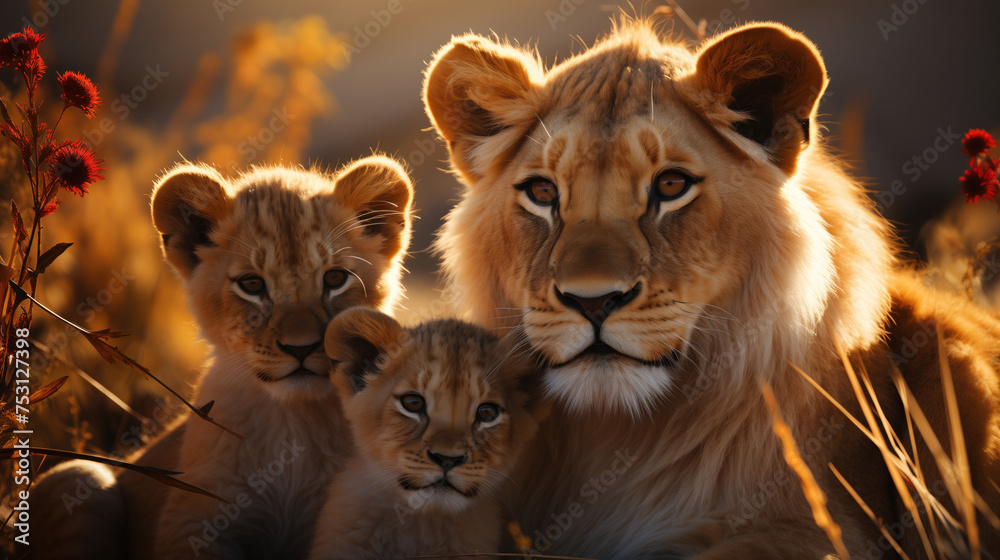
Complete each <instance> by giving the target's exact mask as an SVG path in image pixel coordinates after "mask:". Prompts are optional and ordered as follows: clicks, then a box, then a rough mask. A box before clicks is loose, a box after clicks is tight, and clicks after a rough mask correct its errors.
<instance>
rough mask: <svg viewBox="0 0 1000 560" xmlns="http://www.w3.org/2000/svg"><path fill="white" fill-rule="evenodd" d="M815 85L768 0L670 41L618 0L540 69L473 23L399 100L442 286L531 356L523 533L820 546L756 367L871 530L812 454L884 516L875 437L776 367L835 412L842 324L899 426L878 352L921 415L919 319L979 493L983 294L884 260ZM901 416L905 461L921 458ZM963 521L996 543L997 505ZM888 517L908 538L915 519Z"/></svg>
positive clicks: (803, 50)
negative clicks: (419, 161) (535, 427)
mask: <svg viewBox="0 0 1000 560" xmlns="http://www.w3.org/2000/svg"><path fill="white" fill-rule="evenodd" d="M825 87H826V71H825V68H824V66H823V62H822V59H821V57H820V55H819V52H818V50H817V49H816V47H815V46H814V45H813V44H812V43H811V42H810V41H809V40H808V39H806V38H805V37H804V36H802V35H800V34H798V33H796V32H794V31H791V30H790V29H788V28H786V27H784V26H782V25H779V24H773V23H764V24H751V25H746V26H743V27H740V28H738V29H735V30H733V31H730V32H728V33H725V34H723V35H721V36H719V37H716V38H714V39H712V40H711V41H708V42H707V43H706V44H705V45H702V46H701V47H700V48H698V49H697V51H695V52H692V51H691V50H689V49H688V48H687V47H686V46H685V45H683V44H680V43H676V42H672V41H669V40H668V41H664V40H661V38H660V37H659V36H657V34H656V33H655V32H654V31H653V30H652V29H651V26H650V25H649V24H648V22H644V21H625V22H623V23H620V24H618V25H617V26H616V27H615V29H614V30H613V31H612V32H611V33H610V35H609V36H608V37H607V38H605V39H603V40H602V41H600V42H598V43H597V44H596V45H594V46H593V47H591V48H589V49H587V50H586V51H584V52H582V53H580V54H579V55H576V56H574V57H572V58H570V59H568V60H566V61H564V62H561V63H559V64H557V65H555V66H554V67H552V68H549V69H546V68H544V67H543V65H542V63H541V62H540V61H539V60H538V58H537V56H536V55H535V54H533V53H531V52H528V51H526V50H524V49H520V48H517V47H513V46H510V45H507V44H501V43H497V42H496V41H494V40H491V39H488V38H484V37H480V36H476V35H464V36H460V37H455V38H453V39H452V41H451V43H450V44H448V45H446V46H445V47H443V48H442V49H441V50H440V51H439V52H438V53H437V54H436V56H435V57H434V60H433V61H432V63H431V65H430V67H429V68H428V70H427V75H426V82H425V90H424V98H425V103H426V107H427V111H428V114H429V115H430V117H431V120H432V121H433V123H434V125H435V127H436V128H437V130H438V132H439V134H440V135H441V136H442V137H443V139H444V140H445V141H446V142H447V144H448V148H449V150H450V154H451V162H452V168H453V170H454V171H455V173H456V175H457V176H458V177H459V179H460V180H461V181H462V183H464V185H465V186H466V190H465V192H464V195H463V197H462V199H461V201H460V202H459V203H458V205H457V206H456V207H455V208H454V210H453V211H452V212H451V213H450V214H449V216H448V218H447V221H446V223H445V225H444V227H443V229H442V231H441V234H440V238H439V240H438V244H437V247H438V249H439V250H440V252H441V254H442V256H443V260H444V268H445V271H446V273H447V274H448V277H449V279H450V289H451V290H452V291H453V292H454V295H455V297H456V299H457V302H458V307H459V308H461V309H464V310H468V311H469V314H470V316H471V318H472V319H473V320H474V321H476V322H479V323H481V324H484V325H489V326H494V327H497V326H504V327H512V326H514V325H517V324H521V325H523V327H524V330H525V333H526V335H527V338H528V340H529V341H530V343H531V344H532V346H533V347H534V349H535V350H536V351H537V352H538V353H539V354H540V356H541V358H542V359H543V360H544V361H545V362H546V363H547V364H548V370H547V371H546V372H545V373H544V374H543V375H542V378H541V382H542V384H543V386H544V389H545V391H546V393H547V394H548V395H549V396H551V397H552V398H553V399H554V400H555V402H556V405H555V409H554V411H553V414H552V416H551V418H550V420H549V421H548V422H547V423H545V424H544V425H543V426H542V428H541V431H540V436H539V438H538V439H537V440H536V443H535V444H534V445H533V447H532V449H531V450H530V451H529V452H527V456H528V457H531V460H529V461H526V464H524V465H522V467H521V468H520V469H519V477H517V478H518V483H519V485H520V486H519V489H518V492H517V495H514V496H511V499H510V503H511V506H512V508H513V509H514V511H515V512H517V513H516V515H517V517H518V520H519V521H520V522H521V525H522V528H523V530H524V532H525V534H527V535H528V536H530V537H531V538H532V540H533V545H534V547H535V548H536V549H537V550H538V551H539V552H547V553H551V554H561V555H572V556H585V557H589V558H602V559H605V560H607V559H610V558H664V557H684V558H689V557H697V558H699V559H701V558H734V557H739V558H777V557H780V558H817V559H818V558H823V557H824V556H825V555H827V554H832V553H834V549H833V547H832V545H831V544H830V541H829V539H827V537H826V536H825V535H824V534H823V533H822V531H820V530H819V529H818V528H817V527H816V525H815V523H814V522H813V520H812V517H811V514H810V510H809V507H808V505H807V503H806V501H805V499H804V497H803V494H802V491H801V488H800V487H799V484H798V482H797V480H796V479H795V477H794V475H792V474H791V473H790V471H789V468H788V466H787V465H786V464H785V462H784V460H783V458H782V450H781V446H780V443H779V442H778V440H777V439H776V438H775V436H774V434H773V433H772V429H771V416H770V414H769V413H768V411H767V409H766V407H765V405H764V401H763V398H762V393H761V385H762V384H764V383H766V384H769V385H771V386H772V387H773V388H774V390H775V393H776V395H777V398H778V402H779V404H780V406H781V409H782V413H783V414H784V416H785V418H786V419H788V420H789V422H790V424H791V425H792V429H793V432H794V435H795V437H796V439H797V441H799V442H800V445H801V446H803V448H804V449H806V451H805V452H804V455H805V457H806V460H807V463H808V464H809V465H810V467H812V470H813V472H814V473H816V476H817V479H818V480H819V482H820V485H821V487H822V488H823V489H824V490H825V491H826V493H827V495H828V497H829V499H830V509H831V512H832V513H833V516H834V519H835V520H836V521H837V522H838V523H839V524H840V526H841V528H842V530H843V532H844V539H845V542H847V544H848V547H849V549H850V550H851V552H852V553H854V554H857V555H862V554H868V553H870V551H871V550H872V549H871V547H875V548H874V550H875V551H876V552H880V553H881V554H886V552H885V549H883V548H882V543H881V542H880V541H879V538H880V533H879V532H878V530H877V528H876V526H875V524H874V523H872V522H871V521H870V520H869V519H868V517H867V516H866V514H865V513H864V512H863V511H862V510H861V509H860V508H858V507H857V505H856V504H855V502H854V500H853V499H852V498H851V497H850V496H849V495H848V494H847V492H846V491H845V490H844V489H843V487H842V486H841V484H840V483H839V482H838V481H837V480H836V478H834V476H833V474H832V473H831V469H830V468H829V467H828V464H829V463H831V462H832V463H833V464H834V465H835V466H836V467H837V468H838V469H839V470H840V472H841V473H844V476H845V477H846V478H847V479H848V480H849V481H850V483H851V484H852V485H853V486H854V488H855V489H856V490H858V492H859V493H861V495H862V496H864V497H865V498H866V500H868V503H869V505H870V506H871V507H872V509H873V510H874V511H875V512H876V515H878V516H879V517H880V518H881V519H883V520H886V523H887V524H891V523H902V522H903V521H901V519H903V518H904V516H905V513H904V510H903V508H902V506H901V505H900V497H899V496H898V495H896V494H895V491H894V490H893V486H892V482H891V480H890V478H889V474H888V470H887V468H886V466H885V462H884V460H883V458H882V457H881V455H880V454H879V452H878V450H877V449H876V448H875V447H874V446H872V445H870V444H869V443H868V441H867V439H866V438H865V436H864V435H863V434H861V433H860V432H859V431H858V430H857V429H856V428H854V427H853V426H852V425H851V424H850V423H849V422H848V421H847V420H846V418H845V417H844V415H843V414H842V413H841V412H840V411H838V410H836V409H835V408H833V407H832V406H831V405H830V404H829V403H828V402H827V401H826V399H825V398H824V397H823V396H822V395H821V394H820V393H819V392H818V391H816V390H815V389H814V388H813V387H811V386H810V385H808V383H807V382H806V381H805V380H804V379H803V378H802V376H801V375H800V374H799V373H798V372H797V371H796V369H795V368H801V369H802V370H803V371H805V372H808V374H809V375H810V376H812V377H813V378H814V379H816V380H817V381H818V382H819V383H820V384H821V385H822V386H823V387H824V388H825V389H826V390H827V391H828V392H829V393H830V394H831V395H833V396H834V397H835V398H837V399H838V400H839V401H840V402H842V403H848V409H849V411H851V412H852V413H853V414H855V416H856V417H859V418H860V417H861V416H860V411H859V408H858V406H857V403H856V401H855V399H854V396H853V395H854V393H853V391H852V389H851V385H850V383H849V380H848V377H847V375H846V373H845V369H844V365H843V364H842V362H841V359H840V355H839V353H838V352H839V351H843V352H844V353H845V354H846V355H847V356H849V357H850V359H851V360H852V362H853V363H854V364H855V367H858V368H860V367H862V366H863V367H864V368H865V369H866V370H867V372H868V374H869V375H870V377H871V383H872V385H873V388H874V390H875V391H876V394H877V395H878V397H879V401H880V404H881V406H882V408H883V410H884V411H885V413H886V414H887V415H888V417H889V418H890V420H891V421H892V423H893V424H892V425H893V426H895V427H896V428H897V432H898V433H900V434H901V435H902V437H903V438H904V441H907V440H908V438H907V436H906V434H907V431H906V419H905V411H904V408H903V406H902V403H901V400H900V397H899V393H898V392H897V389H896V387H895V386H894V384H893V381H892V378H891V374H892V371H893V369H894V368H898V370H899V371H900V372H901V373H902V377H903V379H904V380H905V381H906V383H907V384H908V385H909V386H910V388H911V389H912V390H913V391H914V393H915V395H916V397H917V401H918V402H919V404H920V405H921V407H922V408H923V410H924V412H925V413H927V414H928V417H929V418H932V420H933V423H934V427H935V428H936V430H937V432H938V434H939V436H941V435H942V434H944V435H945V436H946V434H947V430H948V425H947V422H946V420H945V419H946V418H947V412H946V410H945V408H944V403H943V400H942V398H941V394H942V393H941V391H942V389H941V380H940V376H939V372H940V368H939V362H938V345H937V343H936V340H935V334H934V333H935V332H940V333H941V335H942V337H943V341H944V342H943V348H945V349H946V350H947V359H948V361H949V364H950V368H951V371H952V372H953V374H954V378H955V385H956V390H957V392H958V393H959V395H960V398H961V400H960V408H961V413H962V418H963V426H964V427H965V435H966V439H967V446H968V449H969V450H970V461H971V464H972V467H971V469H970V473H971V480H972V481H973V484H974V486H975V488H976V489H977V491H978V492H979V493H980V495H981V496H982V497H983V498H984V500H985V502H986V503H988V504H990V505H991V506H992V508H993V510H994V511H998V510H1000V493H998V491H997V488H996V486H995V485H993V484H991V481H998V480H1000V476H998V474H1000V416H998V411H1000V376H998V373H997V371H998V365H1000V357H998V352H1000V344H998V341H1000V321H998V317H997V316H996V315H995V314H990V313H987V312H985V311H982V310H980V309H977V308H975V307H974V306H972V305H970V304H968V303H967V302H964V301H962V300H959V299H958V298H956V297H953V296H949V295H946V294H942V293H937V292H934V291H931V290H930V289H928V288H926V287H925V286H924V285H923V283H922V282H921V281H920V280H919V275H918V274H917V273H915V272H914V271H913V270H912V269H911V268H909V267H908V265H906V264H904V263H902V262H901V261H900V259H899V258H898V256H897V250H896V248H895V246H894V243H893V241H892V239H893V238H892V234H891V230H890V228H889V226H888V224H887V223H886V221H885V220H884V219H883V218H882V217H881V216H879V215H878V214H877V212H876V211H875V210H874V208H873V205H872V203H871V202H870V201H869V199H868V198H867V196H866V194H865V191H864V189H863V187H862V186H861V184H860V183H859V182H858V181H856V180H855V179H853V178H852V177H851V176H850V175H849V174H848V173H847V172H846V171H845V169H844V167H843V166H842V165H841V164H840V163H839V162H838V161H837V159H836V158H835V157H833V156H831V155H830V153H829V151H828V150H827V149H826V148H825V147H824V144H823V141H822V139H821V138H819V130H818V128H817V126H816V124H815V112H816V107H817V105H818V103H819V99H820V97H821V96H822V93H823V90H824V88H825ZM682 185H683V186H682ZM918 339H919V340H922V342H921V343H919V345H917V346H916V347H915V349H913V346H914V343H913V341H914V340H918ZM908 345H909V346H908ZM903 349H906V352H903ZM911 349H913V351H912V352H910V350H911ZM852 402H854V405H850V404H849V403H852ZM944 439H947V437H945V438H944ZM917 440H918V441H916V442H915V444H914V445H915V448H916V449H917V450H918V453H917V455H918V456H919V459H920V463H921V465H922V466H923V468H924V472H925V474H926V475H927V477H928V485H930V484H932V483H933V482H934V481H935V480H937V478H936V477H939V476H940V475H939V474H938V472H937V469H936V467H935V463H934V459H933V457H932V456H931V454H930V452H929V451H928V448H927V447H926V445H925V442H924V441H923V440H922V439H921V438H920V437H919V436H918V437H917ZM909 445H910V444H909V443H906V446H907V448H909ZM946 448H948V449H950V447H947V445H946ZM935 497H936V498H937V499H939V500H940V501H941V502H942V503H943V504H946V506H947V507H951V508H954V507H955V506H954V504H951V502H950V499H949V497H948V496H947V495H935ZM952 511H953V512H954V509H953V510H952ZM911 521H912V520H911ZM979 521H980V525H979V526H980V531H979V532H980V535H981V536H982V538H983V542H984V543H985V546H984V549H986V550H989V551H992V552H993V553H994V554H996V551H997V549H998V547H1000V536H998V531H997V529H996V528H994V527H991V526H989V525H988V524H986V523H985V521H984V518H983V517H980V518H979ZM910 527H912V524H911V525H910ZM898 538H899V540H900V543H901V545H902V546H903V547H904V548H906V549H908V551H910V554H911V557H913V556H918V557H919V555H920V552H919V550H921V549H920V541H919V539H918V538H917V531H916V530H914V529H910V528H908V529H907V530H906V531H903V534H902V536H899V537H898ZM886 546H888V545H886ZM888 554H892V552H891V550H890V551H889V552H888Z"/></svg>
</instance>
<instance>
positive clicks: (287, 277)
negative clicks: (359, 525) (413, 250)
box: [40, 156, 413, 559]
mask: <svg viewBox="0 0 1000 560" xmlns="http://www.w3.org/2000/svg"><path fill="white" fill-rule="evenodd" d="M412 198H413V191H412V186H411V184H410V181H409V178H408V177H407V175H406V173H405V171H404V170H403V169H402V167H401V166H400V165H399V164H397V163H396V162H395V161H393V160H390V159H388V158H384V157H379V156H373V157H369V158H365V159H362V160H359V161H357V162H355V163H353V164H351V165H349V166H347V167H346V168H344V169H343V170H341V171H340V172H339V173H337V174H336V175H327V174H323V173H319V172H314V171H305V170H298V169H288V168H276V167H271V168H259V169H255V170H253V171H251V172H249V173H247V174H245V175H242V176H240V177H238V178H236V179H234V180H229V179H226V178H224V177H223V176H221V175H220V174H219V173H217V172H216V171H215V170H214V169H212V168H210V167H208V166H202V165H190V164H183V165H179V166H177V167H175V168H173V169H171V170H170V171H168V172H167V173H166V174H165V175H164V176H163V177H162V178H161V179H160V180H159V181H158V182H157V184H156V188H155V190H154V193H153V203H152V213H153V223H154V225H155V226H156V229H157V230H158V231H159V232H160V234H161V236H162V243H163V250H164V254H165V257H166V259H167V261H168V262H170V264H171V265H172V266H173V268H174V269H175V270H176V271H177V272H178V274H179V275H180V277H181V279H182V280H183V282H184V286H185V289H186V292H187V297H188V307H189V308H190V310H191V312H192V314H193V315H194V317H195V319H196V321H197V323H198V326H199V327H200V331H201V334H202V336H204V337H205V339H207V341H208V342H209V343H210V345H211V350H212V356H211V362H210V364H209V365H208V366H207V368H206V371H205V373H204V375H203V376H202V377H201V379H200V381H199V382H198V383H197V386H196V396H195V398H194V402H196V403H197V404H199V405H204V404H206V403H208V402H209V401H214V403H215V404H214V407H213V408H212V410H211V415H212V416H213V417H214V419H215V420H216V421H217V422H219V423H220V424H222V425H224V426H226V427H228V428H230V429H232V430H234V431H236V432H239V433H240V434H241V435H243V436H245V439H240V438H238V437H236V436H234V435H232V434H230V433H227V432H225V431H223V430H221V429H219V428H218V427H216V426H213V425H211V424H209V423H207V422H204V421H202V420H200V419H198V418H187V419H186V420H184V421H183V422H182V423H181V424H180V425H178V426H177V427H175V428H174V429H172V430H171V431H170V432H169V433H168V434H167V435H166V436H165V437H164V438H163V439H161V440H160V441H159V442H158V443H157V444H156V445H155V446H154V447H153V448H151V449H150V450H148V452H146V453H145V454H144V455H143V456H141V457H138V458H135V460H136V461H138V462H139V463H141V464H148V465H152V466H158V467H164V468H171V469H174V470H178V471H182V472H183V473H184V474H183V475H180V477H181V478H182V479H183V480H185V481H187V482H190V483H192V484H194V485H196V486H198V487H200V488H203V489H205V490H208V491H210V492H213V493H214V494H216V495H218V496H221V497H223V498H225V499H226V500H227V501H228V502H229V504H223V503H221V502H218V501H216V500H214V499H211V498H208V497H205V496H201V495H196V494H190V493H187V492H182V491H179V490H173V489H167V487H165V486H163V485H162V484H159V483H156V482H153V481H150V480H147V479H144V478H138V477H137V476H136V475H131V476H129V475H125V474H123V475H121V476H120V477H119V484H117V485H111V486H110V487H109V488H107V489H104V490H100V491H99V493H101V496H102V497H103V498H102V501H110V502H115V501H116V498H115V496H116V495H117V496H120V497H118V498H117V501H118V503H119V505H118V509H117V510H115V508H112V507H110V506H108V507H102V508H97V501H94V502H90V501H89V500H88V501H87V503H85V504H84V506H83V507H80V508H77V511H74V513H73V515H71V516H69V517H68V518H67V517H65V516H62V518H60V517H59V516H58V515H52V516H51V517H52V519H51V520H50V521H51V524H50V526H51V527H53V530H54V531H56V532H55V533H52V534H54V535H57V536H56V537H55V538H56V540H57V541H58V540H61V539H63V538H65V539H69V540H73V542H77V540H74V539H76V537H78V536H81V535H88V534H109V533H111V534H115V535H119V536H118V537H116V538H117V539H118V540H119V542H117V543H106V544H108V545H109V547H108V549H107V550H100V549H99V550H96V551H95V550H93V549H89V548H87V547H85V546H84V547H78V548H77V549H76V550H75V551H65V552H64V553H62V554H53V555H52V556H50V557H59V558H70V557H76V558H95V557H108V556H109V555H112V556H114V555H116V554H117V555H124V554H125V553H124V551H121V550H120V549H121V542H120V541H121V540H125V539H121V538H120V535H121V534H122V533H125V532H126V531H125V528H123V527H122V528H119V527H117V526H114V525H112V526H111V527H106V526H96V527H93V526H91V525H90V524H89V523H88V521H93V522H97V521H99V519H100V517H96V518H95V517H91V516H92V515H93V514H94V513H95V512H96V513H99V514H100V515H101V516H107V515H109V514H108V513H107V512H112V513H114V512H116V511H121V512H122V513H121V514H120V515H124V516H125V517H126V518H128V519H131V521H130V526H129V527H128V531H127V533H128V534H129V535H128V537H129V538H128V540H130V544H131V551H130V554H129V555H130V556H131V557H133V558H167V559H173V558H177V559H180V558H185V559H186V558H193V557H196V556H197V557H199V558H223V557H225V558H230V557H240V558H276V557H286V558H294V557H302V556H304V555H305V554H306V552H307V551H308V546H309V543H310V542H311V540H312V525H313V522H314V519H315V516H316V514H317V513H318V511H319V507H320V506H321V505H322V492H323V490H324V489H325V488H326V485H327V482H328V481H329V479H330V477H331V475H332V474H333V473H334V472H336V471H337V470H338V469H339V468H340V467H341V466H342V464H343V460H344V459H345V458H346V457H347V456H348V455H350V453H351V448H352V443H351V438H350V433H349V431H348V430H347V428H346V426H345V425H344V420H343V418H342V416H341V412H340V406H339V400H338V399H337V396H336V391H335V390H334V389H333V386H332V384H331V383H330V380H329V360H328V359H327V358H326V356H325V355H324V354H323V349H322V337H323V333H324V330H325V328H326V325H327V323H328V322H329V320H330V319H331V318H332V317H333V316H335V315H336V314H337V313H339V312H340V311H342V310H344V309H346V308H348V307H352V306H358V305H365V306H372V307H380V308H382V309H386V310H388V309H390V308H391V307H392V305H393V304H394V303H395V301H396V300H397V298H398V297H399V294H400V291H401V289H400V286H399V277H400V271H401V260H402V258H403V256H404V255H405V252H406V247H407V246H408V244H409V238H410V213H411V205H412ZM93 470H94V467H92V466H90V465H87V464H81V463H74V464H73V465H71V466H69V467H68V468H64V469H61V470H60V472H59V476H58V477H54V478H53V479H52V483H51V484H49V486H50V489H48V490H47V493H48V495H50V496H52V497H54V498H55V499H58V498H56V497H57V496H60V495H61V494H60V493H62V494H65V493H66V492H70V493H72V492H73V491H74V487H73V486H72V483H73V481H74V480H75V479H79V478H80V476H81V475H85V474H86V473H87V472H91V471H93ZM46 482H47V481H46V480H45V479H43V480H42V481H41V482H40V486H44V485H45V484H46ZM116 493H117V494H116ZM104 498H108V499H107V500H105V499H104ZM161 509H162V511H160V510H161ZM63 511H65V509H64V508H60V509H57V510H54V511H53V512H52V513H62V512H63ZM59 535H66V536H65V537H60V536H59ZM49 538H53V537H47V539H49ZM115 545H117V547H116V546H115ZM151 548H152V549H155V550H151ZM42 556H43V557H45V556H44V555H42Z"/></svg>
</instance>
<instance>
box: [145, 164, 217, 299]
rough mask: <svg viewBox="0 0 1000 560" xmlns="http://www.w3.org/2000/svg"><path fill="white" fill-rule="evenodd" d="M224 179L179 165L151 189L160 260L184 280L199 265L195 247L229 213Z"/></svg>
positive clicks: (204, 169) (205, 170) (206, 242)
mask: <svg viewBox="0 0 1000 560" xmlns="http://www.w3.org/2000/svg"><path fill="white" fill-rule="evenodd" d="M224 185H225V179H223V178H222V175H220V174H219V173H218V172H217V171H215V170H214V169H212V168H211V167H208V166H207V165H191V164H181V165H178V166H176V167H174V168H173V169H171V170H170V171H169V172H167V174H166V175H164V176H163V177H162V178H160V180H159V181H157V183H156V186H155V187H154V188H153V203H152V212H153V226H154V227H155V228H156V230H157V231H158V232H160V240H161V242H162V246H163V256H164V258H166V259H167V262H169V263H170V264H171V265H173V267H174V269H175V270H176V271H177V272H178V274H180V275H181V277H182V278H184V279H185V280H186V279H187V278H189V277H190V276H191V273H192V271H194V268H195V267H196V266H198V263H199V262H201V261H200V259H199V258H198V254H197V250H198V247H202V246H210V245H212V241H211V240H210V239H209V237H208V234H209V232H211V231H212V230H213V229H214V228H215V227H216V226H217V225H218V222H219V220H220V219H222V217H223V216H225V214H226V212H228V210H229V204H230V198H229V195H228V194H227V193H226V189H225V187H224Z"/></svg>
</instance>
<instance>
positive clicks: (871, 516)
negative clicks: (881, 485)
mask: <svg viewBox="0 0 1000 560" xmlns="http://www.w3.org/2000/svg"><path fill="white" fill-rule="evenodd" d="M829 465H830V470H832V471H833V474H834V475H835V476H836V477H837V480H839V481H840V483H841V484H843V485H844V488H846V489H847V491H848V492H850V494H851V497H852V498H854V501H855V502H857V503H858V505H859V506H861V509H862V510H864V512H865V515H867V516H868V518H869V519H871V520H872V522H874V523H875V525H876V526H877V527H878V530H879V531H880V532H881V533H882V536H884V537H885V540H887V541H888V542H889V544H890V545H892V548H893V549H894V550H895V551H896V553H897V554H899V556H900V557H901V558H902V559H903V560H910V557H909V556H907V554H906V553H905V552H903V549H902V548H900V547H899V544H897V543H896V539H895V538H894V537H893V536H892V535H890V534H889V531H888V530H887V529H886V528H885V525H884V524H882V520H881V519H879V518H878V517H876V516H875V512H874V511H872V508H870V507H868V504H867V503H865V500H864V499H863V498H862V497H861V496H860V495H859V494H858V493H857V491H855V490H854V487H853V486H851V483H849V482H847V480H846V479H845V478H844V477H843V476H841V474H840V471H838V470H837V467H835V466H833V463H829Z"/></svg>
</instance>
